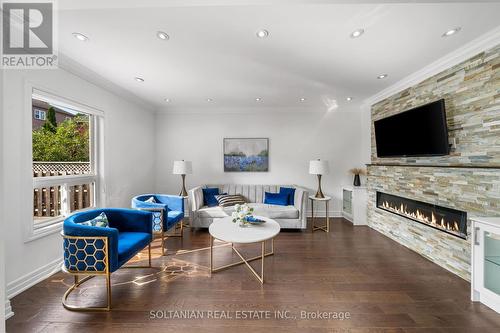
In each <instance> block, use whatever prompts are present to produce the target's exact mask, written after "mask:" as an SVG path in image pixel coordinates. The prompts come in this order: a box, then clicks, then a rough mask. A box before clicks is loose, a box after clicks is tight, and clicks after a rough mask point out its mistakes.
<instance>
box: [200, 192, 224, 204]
mask: <svg viewBox="0 0 500 333" xmlns="http://www.w3.org/2000/svg"><path fill="white" fill-rule="evenodd" d="M202 190H203V205H204V206H208V207H215V206H218V205H219V202H218V201H217V199H216V198H215V196H216V195H219V194H220V193H219V188H218V187H208V188H204V189H202Z"/></svg>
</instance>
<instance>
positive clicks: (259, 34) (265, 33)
mask: <svg viewBox="0 0 500 333" xmlns="http://www.w3.org/2000/svg"><path fill="white" fill-rule="evenodd" d="M256 35H257V37H259V38H267V37H269V31H267V30H266V29H261V30H259V31H257V33H256Z"/></svg>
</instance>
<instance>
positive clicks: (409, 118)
mask: <svg viewBox="0 0 500 333" xmlns="http://www.w3.org/2000/svg"><path fill="white" fill-rule="evenodd" d="M374 125H375V142H376V145H377V156H378V157H401V156H403V157H404V156H439V155H447V154H449V145H448V129H447V126H446V113H445V105H444V99H441V100H439V101H436V102H432V103H429V104H426V105H422V106H419V107H417V108H414V109H411V110H408V111H405V112H402V113H399V114H396V115H394V116H390V117H387V118H384V119H380V120H376V121H375V122H374Z"/></svg>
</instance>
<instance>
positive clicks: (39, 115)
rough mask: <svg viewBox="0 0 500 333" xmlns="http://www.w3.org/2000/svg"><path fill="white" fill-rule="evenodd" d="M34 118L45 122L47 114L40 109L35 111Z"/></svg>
mask: <svg viewBox="0 0 500 333" xmlns="http://www.w3.org/2000/svg"><path fill="white" fill-rule="evenodd" d="M33 117H34V118H35V119H38V120H45V118H46V113H45V111H44V110H40V109H34V111H33Z"/></svg>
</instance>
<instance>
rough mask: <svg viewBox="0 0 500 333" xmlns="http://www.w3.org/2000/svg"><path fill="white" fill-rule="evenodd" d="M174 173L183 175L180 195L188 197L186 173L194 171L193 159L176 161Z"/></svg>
mask: <svg viewBox="0 0 500 333" xmlns="http://www.w3.org/2000/svg"><path fill="white" fill-rule="evenodd" d="M172 173H173V174H174V175H181V177H182V190H181V193H179V195H180V196H182V197H186V196H187V191H186V175H190V174H192V173H193V165H192V163H191V161H184V160H182V161H174V170H173V171H172Z"/></svg>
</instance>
